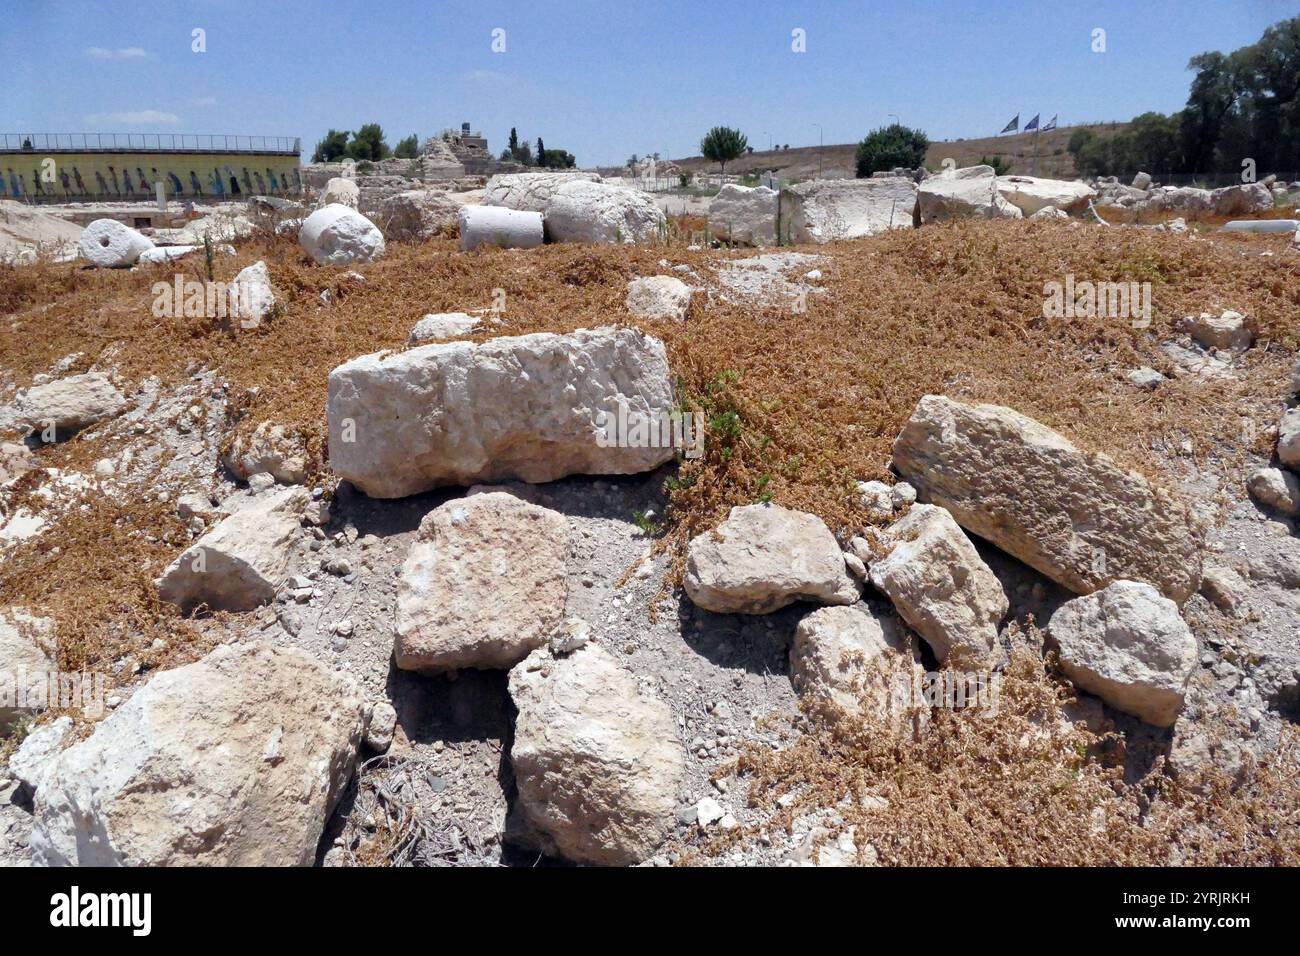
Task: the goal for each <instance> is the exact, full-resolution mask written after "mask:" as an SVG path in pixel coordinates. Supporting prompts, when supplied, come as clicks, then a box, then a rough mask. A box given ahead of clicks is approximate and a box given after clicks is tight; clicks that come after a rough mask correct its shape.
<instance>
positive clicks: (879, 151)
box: [857, 123, 930, 179]
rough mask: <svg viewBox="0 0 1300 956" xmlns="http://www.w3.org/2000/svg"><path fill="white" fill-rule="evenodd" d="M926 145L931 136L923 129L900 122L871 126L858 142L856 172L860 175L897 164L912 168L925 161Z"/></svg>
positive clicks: (888, 168)
mask: <svg viewBox="0 0 1300 956" xmlns="http://www.w3.org/2000/svg"><path fill="white" fill-rule="evenodd" d="M929 148H930V138H929V137H928V136H926V135H925V133H924V132H922V131H921V130H919V129H911V128H909V127H907V126H904V125H903V124H902V123H893V124H891V125H889V126H886V127H883V128H881V129H875V130H872V131H871V132H870V133H869V134H867V138H866V139H864V140H863V141H862V142H860V143H858V152H857V176H858V178H859V179H862V178H864V177H867V176H870V175H871V174H872V173H877V172H881V171H883V170H890V169H893V168H894V167H896V166H906V167H907V168H908V169H915V168H916V167H918V166H920V165H921V164H922V163H924V162H925V151H926V150H927V149H929Z"/></svg>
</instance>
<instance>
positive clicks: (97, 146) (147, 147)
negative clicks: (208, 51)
mask: <svg viewBox="0 0 1300 956" xmlns="http://www.w3.org/2000/svg"><path fill="white" fill-rule="evenodd" d="M64 151H76V152H104V153H136V152H167V153H173V152H174V153H279V154H283V155H294V156H296V155H298V154H299V153H300V152H301V151H302V139H301V138H300V137H297V136H239V135H236V134H230V135H226V134H223V133H0V152H2V153H53V152H64Z"/></svg>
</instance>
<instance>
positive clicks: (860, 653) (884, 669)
mask: <svg viewBox="0 0 1300 956" xmlns="http://www.w3.org/2000/svg"><path fill="white" fill-rule="evenodd" d="M923 677H924V669H923V668H922V667H921V665H920V663H919V661H918V660H917V655H916V653H915V648H914V647H913V646H912V641H911V639H910V638H909V636H908V634H907V631H906V630H905V629H904V628H902V627H900V626H899V624H898V622H897V621H896V620H894V619H892V618H889V617H885V616H882V615H879V614H876V613H875V612H874V611H873V610H872V609H871V608H870V607H868V606H867V605H865V604H854V605H851V606H848V607H822V608H818V609H817V610H815V611H811V612H809V613H808V614H805V615H804V617H803V618H802V620H800V621H799V626H798V627H797V628H795V632H794V642H793V643H792V644H791V646H790V683H791V684H793V685H794V689H795V690H796V691H797V692H798V693H799V694H800V696H803V697H806V698H811V699H812V700H814V701H816V702H818V703H821V704H831V705H834V706H835V707H837V708H839V709H841V710H844V711H846V712H848V713H850V714H859V713H861V712H862V706H863V704H864V703H865V704H866V706H867V707H868V708H869V709H870V711H871V712H872V713H873V714H874V715H875V716H876V717H878V718H886V717H901V716H902V715H903V711H905V710H906V708H908V707H909V706H911V705H912V703H913V702H914V701H913V699H912V696H911V691H912V690H913V688H915V687H918V686H919V684H920V681H921V680H922V678H923Z"/></svg>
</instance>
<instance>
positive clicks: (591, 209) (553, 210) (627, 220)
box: [546, 180, 668, 245]
mask: <svg viewBox="0 0 1300 956" xmlns="http://www.w3.org/2000/svg"><path fill="white" fill-rule="evenodd" d="M667 228H668V219H667V217H665V216H664V213H663V210H661V209H660V208H659V207H658V206H657V205H656V204H655V201H654V200H653V199H651V198H650V195H649V194H648V193H644V192H641V191H640V190H636V189H623V188H621V187H618V186H610V185H609V184H608V183H597V182H588V181H582V180H580V181H578V182H570V183H565V184H564V185H562V186H560V188H558V189H556V190H555V193H554V194H553V195H552V196H551V200H550V202H548V203H547V204H546V235H547V238H549V239H550V240H551V241H552V242H601V243H622V244H624V245H627V244H631V243H638V242H650V241H652V240H654V239H657V238H659V237H660V236H662V235H663V234H664V231H665V230H666V229H667Z"/></svg>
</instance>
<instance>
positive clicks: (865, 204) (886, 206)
mask: <svg viewBox="0 0 1300 956" xmlns="http://www.w3.org/2000/svg"><path fill="white" fill-rule="evenodd" d="M781 204H782V209H783V210H784V213H783V216H782V220H783V221H782V230H783V231H784V230H785V229H786V226H785V224H784V220H785V217H787V216H788V217H789V223H790V225H789V232H790V237H791V239H792V240H793V241H794V242H833V241H835V240H837V239H859V238H861V237H863V236H873V235H875V234H876V233H878V232H883V231H885V230H886V229H910V228H911V227H912V214H913V211H914V210H915V209H916V183H914V182H913V181H912V180H910V179H907V178H905V177H902V176H890V177H884V178H880V179H816V180H812V181H811V182H806V183H799V184H798V185H795V186H791V187H789V188H788V189H783V190H781Z"/></svg>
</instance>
